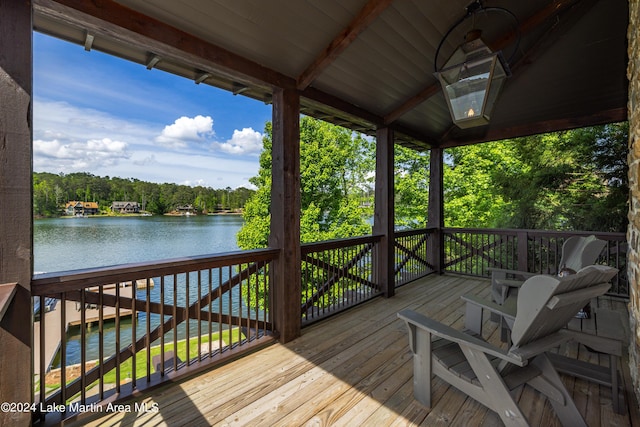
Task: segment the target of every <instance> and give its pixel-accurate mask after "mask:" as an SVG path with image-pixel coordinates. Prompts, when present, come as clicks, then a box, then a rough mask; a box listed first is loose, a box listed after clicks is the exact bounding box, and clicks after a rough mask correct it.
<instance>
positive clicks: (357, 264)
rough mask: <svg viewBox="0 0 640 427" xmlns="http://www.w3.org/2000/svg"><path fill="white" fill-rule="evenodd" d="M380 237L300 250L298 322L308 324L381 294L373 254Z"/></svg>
mask: <svg viewBox="0 0 640 427" xmlns="http://www.w3.org/2000/svg"><path fill="white" fill-rule="evenodd" d="M379 242H380V236H364V237H357V238H349V239H339V240H332V241H327V242H318V243H308V244H303V245H302V247H301V259H302V272H301V278H302V305H301V307H300V313H301V315H302V323H303V324H305V325H306V324H310V323H312V322H314V321H317V320H320V319H322V318H325V317H327V316H329V315H332V314H335V313H337V312H340V311H342V310H345V309H347V308H349V307H353V306H354V305H357V304H360V303H361V302H364V301H367V300H369V299H371V298H373V297H375V296H377V295H380V294H381V289H380V286H379V281H378V279H377V273H376V270H375V268H374V263H373V259H374V257H373V254H374V252H375V250H376V247H377V244H378V243H379Z"/></svg>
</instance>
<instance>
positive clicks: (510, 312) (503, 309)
mask: <svg viewBox="0 0 640 427" xmlns="http://www.w3.org/2000/svg"><path fill="white" fill-rule="evenodd" d="M460 298H462V300H463V301H465V302H466V303H467V304H473V305H477V306H479V307H481V308H482V309H484V310H488V311H490V312H491V313H496V314H499V315H500V316H503V317H505V318H507V319H510V320H515V318H516V306H515V304H503V305H500V304H497V303H495V302H493V301H489V300H486V299H484V298H480V297H478V296H477V295H473V294H465V295H462V296H461V297H460Z"/></svg>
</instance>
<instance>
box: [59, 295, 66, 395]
mask: <svg viewBox="0 0 640 427" xmlns="http://www.w3.org/2000/svg"><path fill="white" fill-rule="evenodd" d="M66 295H67V294H66V293H65V292H63V293H62V294H61V295H60V329H61V331H60V335H61V336H62V339H61V340H60V402H59V403H60V405H66V404H67V298H66Z"/></svg>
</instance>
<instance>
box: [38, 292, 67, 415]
mask: <svg viewBox="0 0 640 427" xmlns="http://www.w3.org/2000/svg"><path fill="white" fill-rule="evenodd" d="M39 299H40V366H39V368H40V403H44V401H45V398H46V392H47V385H46V377H47V368H46V363H47V361H46V360H45V358H46V333H45V332H46V330H47V322H46V320H45V318H46V317H47V315H46V311H47V309H46V306H45V297H44V295H41V296H40V298H39ZM61 336H62V334H61ZM44 415H45V414H43V413H41V414H40V419H41V420H42V419H44Z"/></svg>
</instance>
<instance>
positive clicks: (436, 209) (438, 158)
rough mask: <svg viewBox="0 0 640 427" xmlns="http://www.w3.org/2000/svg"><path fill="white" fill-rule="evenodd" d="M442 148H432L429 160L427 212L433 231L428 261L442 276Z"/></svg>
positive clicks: (428, 223)
mask: <svg viewBox="0 0 640 427" xmlns="http://www.w3.org/2000/svg"><path fill="white" fill-rule="evenodd" d="M443 153H444V150H443V149H442V148H432V149H431V156H430V159H429V207H428V209H429V212H428V214H427V228H430V229H432V230H433V234H432V236H431V238H430V239H429V245H428V249H429V252H428V254H427V255H428V260H429V263H430V264H431V265H432V266H433V268H434V270H435V271H436V272H437V273H438V274H444V232H443V228H444V191H443V187H444V185H443V173H444V170H443V163H444V160H443Z"/></svg>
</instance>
